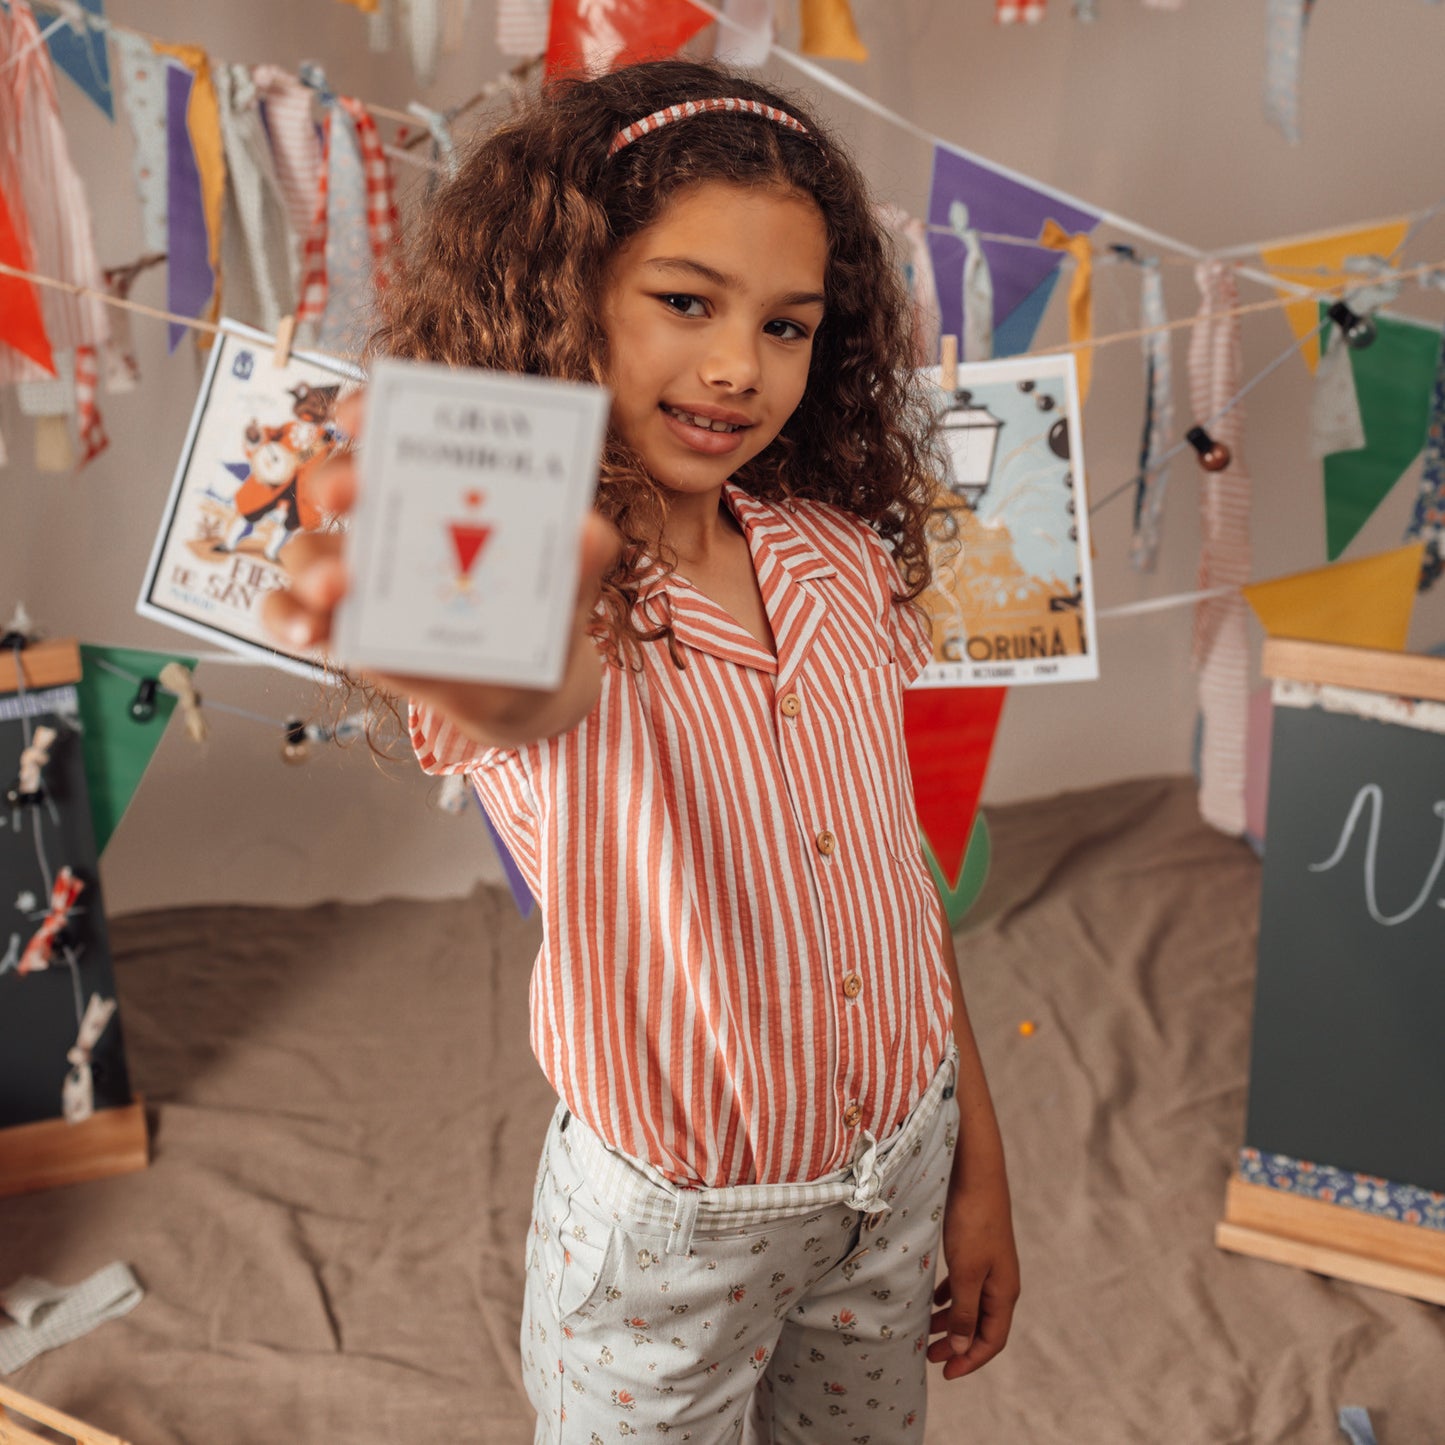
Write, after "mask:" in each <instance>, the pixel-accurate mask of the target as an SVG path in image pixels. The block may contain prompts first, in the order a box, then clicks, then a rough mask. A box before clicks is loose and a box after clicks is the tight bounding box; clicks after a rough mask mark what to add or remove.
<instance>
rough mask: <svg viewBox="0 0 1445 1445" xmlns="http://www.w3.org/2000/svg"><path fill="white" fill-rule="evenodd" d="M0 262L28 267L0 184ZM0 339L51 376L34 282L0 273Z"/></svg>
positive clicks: (51, 359)
mask: <svg viewBox="0 0 1445 1445" xmlns="http://www.w3.org/2000/svg"><path fill="white" fill-rule="evenodd" d="M0 261H3V262H4V263H5V265H7V266H14V267H15V269H16V270H18V271H29V270H31V269H32V267H31V264H30V257H29V256H28V255H27V254H26V248H25V247H24V246H23V244H22V242H21V239H20V231H19V230H18V228H17V227H16V225H15V222H14V221H13V220H12V218H11V215H10V206H9V203H8V202H7V201H6V199H5V191H4V188H3V187H0ZM0 342H4V344H5V345H6V346H9V347H13V348H14V349H15V350H16V351H18V352H19V353H20V355H21V356H28V357H29V358H30V360H31V361H33V362H34V363H35V364H36V365H37V366H39V367H42V368H43V369H44V370H45V371H47V372H49V373H50V375H51V376H54V375H55V358H54V356H53V355H52V354H51V351H50V338H49V337H48V336H47V335H46V334H45V318H44V317H43V316H42V315H41V314H40V298H39V297H38V296H37V295H36V294H35V286H34V283H32V282H30V281H24V280H22V279H21V278H20V277H19V276H5V275H0Z"/></svg>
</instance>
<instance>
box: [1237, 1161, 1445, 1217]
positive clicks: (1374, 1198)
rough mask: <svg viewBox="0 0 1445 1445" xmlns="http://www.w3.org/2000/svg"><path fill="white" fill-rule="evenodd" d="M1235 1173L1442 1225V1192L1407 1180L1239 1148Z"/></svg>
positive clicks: (1330, 1201) (1294, 1190)
mask: <svg viewBox="0 0 1445 1445" xmlns="http://www.w3.org/2000/svg"><path fill="white" fill-rule="evenodd" d="M1239 1172H1240V1175H1241V1177H1242V1178H1243V1179H1244V1182H1245V1183H1246V1184H1263V1185H1265V1186H1266V1187H1267V1188H1269V1189H1283V1190H1285V1191H1286V1192H1287V1193H1289V1194H1304V1195H1308V1196H1309V1197H1310V1198H1311V1199H1321V1200H1323V1201H1324V1202H1325V1203H1327V1204H1339V1205H1343V1206H1344V1207H1345V1208H1346V1209H1358V1210H1359V1211H1360V1212H1361V1213H1362V1214H1374V1215H1378V1216H1379V1217H1380V1218H1382V1219H1397V1220H1399V1221H1400V1223H1401V1224H1417V1225H1420V1226H1421V1227H1422V1228H1425V1229H1439V1230H1445V1194H1437V1193H1436V1192H1435V1191H1434V1190H1433V1189H1420V1188H1417V1187H1416V1186H1415V1185H1413V1184H1392V1183H1391V1182H1390V1181H1389V1180H1388V1179H1379V1178H1376V1177H1375V1175H1373V1174H1352V1173H1351V1172H1350V1171H1349V1170H1348V1169H1334V1168H1332V1167H1331V1166H1330V1165H1328V1164H1307V1163H1305V1162H1303V1161H1302V1160H1299V1159H1291V1158H1290V1157H1289V1155H1287V1154H1264V1153H1261V1152H1260V1151H1259V1150H1258V1149H1241V1150H1240V1151H1239Z"/></svg>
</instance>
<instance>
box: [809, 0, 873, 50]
mask: <svg viewBox="0 0 1445 1445" xmlns="http://www.w3.org/2000/svg"><path fill="white" fill-rule="evenodd" d="M802 19H803V40H802V51H803V54H804V55H820V56H822V57H823V59H825V60H867V59H868V47H867V46H866V45H864V44H863V41H862V39H861V38H860V37H859V35H858V27H857V26H856V25H855V24H854V23H853V12H852V10H850V9H849V7H848V0H803V15H802Z"/></svg>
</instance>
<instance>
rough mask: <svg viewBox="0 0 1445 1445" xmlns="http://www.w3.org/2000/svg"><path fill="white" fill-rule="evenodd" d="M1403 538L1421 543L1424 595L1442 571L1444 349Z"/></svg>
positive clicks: (1444, 549)
mask: <svg viewBox="0 0 1445 1445" xmlns="http://www.w3.org/2000/svg"><path fill="white" fill-rule="evenodd" d="M1405 536H1406V538H1407V539H1410V538H1419V539H1420V541H1422V542H1423V543H1424V547H1425V550H1424V554H1423V555H1422V557H1421V559H1420V591H1422V592H1424V591H1426V590H1427V589H1429V588H1431V587H1433V586H1434V585H1435V583H1436V582H1438V581H1439V580H1440V575H1441V573H1442V572H1445V346H1442V348H1441V352H1440V358H1439V361H1438V362H1437V364H1436V370H1435V388H1434V393H1433V400H1432V402H1431V408H1430V430H1429V432H1428V433H1427V434H1426V437H1425V464H1424V467H1423V469H1422V471H1421V474H1420V492H1419V495H1418V496H1417V497H1416V498H1415V511H1414V513H1413V515H1412V516H1411V518H1410V525H1409V527H1408V528H1407V529H1406V532H1405Z"/></svg>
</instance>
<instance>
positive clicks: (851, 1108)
mask: <svg viewBox="0 0 1445 1445" xmlns="http://www.w3.org/2000/svg"><path fill="white" fill-rule="evenodd" d="M843 1122H844V1123H845V1124H846V1125H847V1126H848V1127H849V1128H850V1129H856V1128H857V1127H858V1126H859V1124H861V1123H862V1122H863V1111H862V1109H860V1108H859V1107H858V1104H857V1101H856V1100H855V1101H854V1102H853V1103H851V1104H849V1105H848V1107H847V1108H846V1109H844V1110H843Z"/></svg>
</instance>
